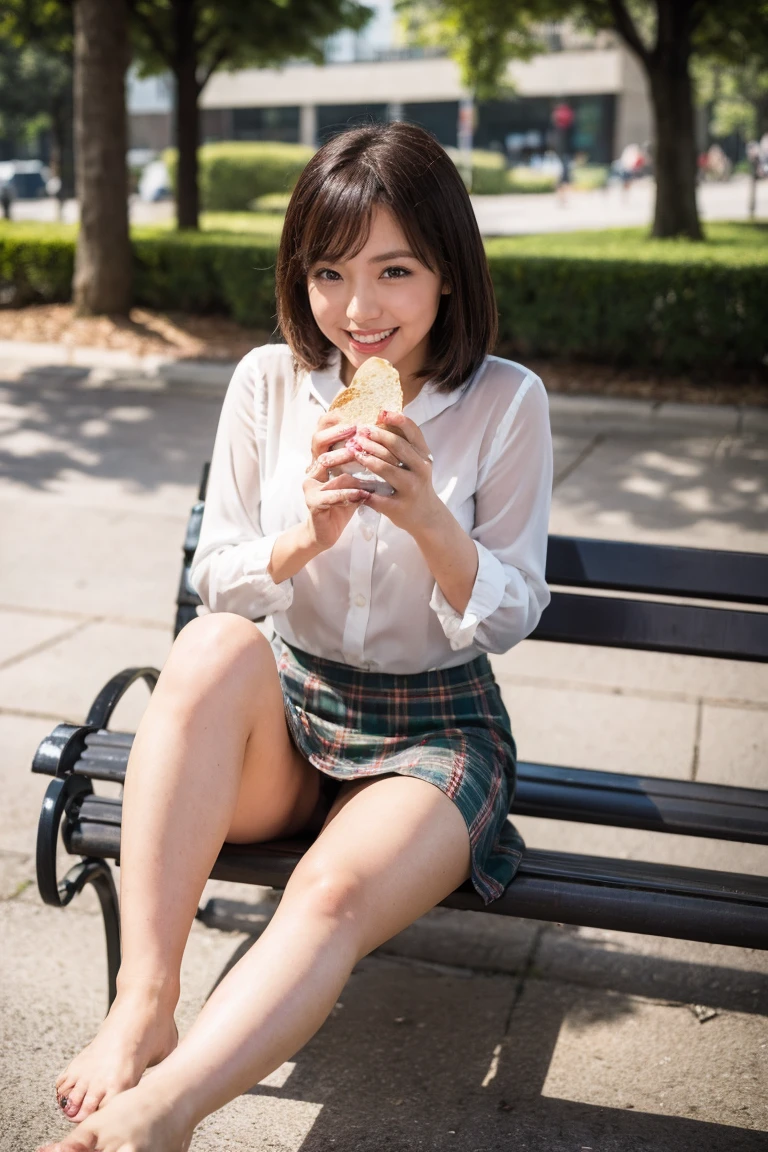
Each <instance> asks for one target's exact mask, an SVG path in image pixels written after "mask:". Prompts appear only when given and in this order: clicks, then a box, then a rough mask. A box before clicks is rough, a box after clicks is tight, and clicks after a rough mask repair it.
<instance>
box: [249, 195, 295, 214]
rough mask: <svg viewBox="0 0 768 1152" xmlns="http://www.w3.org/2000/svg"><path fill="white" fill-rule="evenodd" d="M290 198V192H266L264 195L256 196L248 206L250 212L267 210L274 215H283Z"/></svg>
mask: <svg viewBox="0 0 768 1152" xmlns="http://www.w3.org/2000/svg"><path fill="white" fill-rule="evenodd" d="M290 199H291V194H290V192H268V193H267V194H266V196H257V197H256V198H255V199H254V200H252V201H251V203H250V204H249V205H248V207H249V209H250V210H251V212H269V213H270V214H273V215H275V216H285V214H286V212H287V211H288V201H289V200H290Z"/></svg>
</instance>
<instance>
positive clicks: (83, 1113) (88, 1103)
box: [69, 1092, 104, 1124]
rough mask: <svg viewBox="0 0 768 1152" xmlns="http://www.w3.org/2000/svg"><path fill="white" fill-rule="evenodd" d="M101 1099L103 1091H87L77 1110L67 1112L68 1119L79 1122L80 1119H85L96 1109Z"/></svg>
mask: <svg viewBox="0 0 768 1152" xmlns="http://www.w3.org/2000/svg"><path fill="white" fill-rule="evenodd" d="M103 1099H104V1093H103V1092H87V1093H86V1095H85V1097H84V1099H83V1101H82V1103H81V1105H80V1107H79V1108H78V1110H77V1111H76V1112H74V1113H72V1112H71V1113H70V1114H69V1118H70V1120H73V1121H74V1122H75V1124H79V1123H80V1122H81V1120H85V1119H86V1118H87V1117H88V1116H91V1115H92V1114H93V1113H94V1112H95V1111H96V1109H97V1108H98V1107H99V1105H100V1104H101V1102H102V1100H103Z"/></svg>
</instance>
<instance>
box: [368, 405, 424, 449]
mask: <svg viewBox="0 0 768 1152" xmlns="http://www.w3.org/2000/svg"><path fill="white" fill-rule="evenodd" d="M376 424H377V426H378V427H382V426H388V427H389V429H390V431H391V432H392V433H393V434H397V435H399V436H400V437H401V438H403V439H405V440H407V441H408V443H409V444H413V446H414V448H417V449H421V450H422V454H423V455H424V456H426V455H427V453H428V452H429V448H428V446H427V442H426V440H425V439H424V433H423V432H422V430H421V428H419V426H418V424H417V423H416V422H415V421H414V420H411V418H410V416H405V415H404V414H403V413H402V412H389V411H387V409H386V408H382V410H381V412H379V415H378V417H377V418H376Z"/></svg>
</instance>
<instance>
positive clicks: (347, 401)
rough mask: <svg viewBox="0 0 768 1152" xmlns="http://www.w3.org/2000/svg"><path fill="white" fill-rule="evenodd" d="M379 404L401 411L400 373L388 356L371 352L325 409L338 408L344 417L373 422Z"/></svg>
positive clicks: (380, 406) (355, 420)
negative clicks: (372, 354) (387, 358)
mask: <svg viewBox="0 0 768 1152" xmlns="http://www.w3.org/2000/svg"><path fill="white" fill-rule="evenodd" d="M382 408H386V409H387V411H389V412H402V410H403V389H402V385H401V384H400V373H399V372H398V371H397V369H396V368H395V367H394V366H393V365H392V364H390V362H389V360H384V359H383V357H381V356H370V357H369V358H368V359H367V360H366V361H365V362H364V363H363V364H361V365H360V367H359V368H358V369H357V371H356V372H355V374H354V376H353V377H352V379H351V381H350V383H349V384H348V386H347V387H346V388H344V389H342V391H341V392H340V393H339V395H338V396H337V397H336V398H335V400H333V402H332V403H331V405H330V407H329V409H328V411H329V412H336V411H339V410H340V409H341V410H342V412H343V415H344V419H345V420H349V421H350V423H357V424H375V423H376V419H377V417H378V415H379V412H381V410H382Z"/></svg>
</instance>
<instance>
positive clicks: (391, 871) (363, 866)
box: [51, 776, 470, 1152]
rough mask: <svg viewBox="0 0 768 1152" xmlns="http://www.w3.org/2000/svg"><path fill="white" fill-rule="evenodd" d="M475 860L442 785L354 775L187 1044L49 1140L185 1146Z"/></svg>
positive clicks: (157, 1151) (166, 1149)
mask: <svg viewBox="0 0 768 1152" xmlns="http://www.w3.org/2000/svg"><path fill="white" fill-rule="evenodd" d="M469 862H470V851H469V836H468V834H467V829H466V825H465V824H464V821H463V819H462V816H461V813H460V812H459V810H458V808H457V807H456V806H455V805H454V803H453V801H452V800H449V799H448V797H446V796H445V795H444V794H443V793H442V792H441V791H440V790H439V789H438V788H436V787H434V786H433V785H432V784H428V783H426V781H423V780H415V779H412V778H408V777H401V776H395V777H386V778H382V779H378V780H376V779H374V780H370V781H365V782H363V783H359V782H358V783H355V784H354V785H353V786H352V787H351V790H350V791H349V792H347V793H346V794H340V795H339V797H338V799H337V801H336V804H335V805H334V808H333V809H332V810H331V813H330V814H329V817H328V820H327V822H326V825H325V827H324V828H323V830H322V832H321V833H320V835H319V836H318V838H317V840H316V841H315V842H314V844H313V845H312V847H311V848H310V849H309V851H308V852H307V853H306V855H305V856H304V858H303V860H302V861H301V863H300V864H299V866H298V867H297V868H296V870H295V872H294V874H293V876H292V877H291V880H290V881H289V884H288V886H287V888H286V891H285V895H284V897H283V900H282V901H281V903H280V905H279V907H278V909H277V912H276V913H275V915H274V917H273V919H272V921H271V923H270V924H269V926H268V927H267V929H266V930H265V931H264V933H263V934H262V935H261V936H260V937H259V939H258V940H257V941H256V943H255V944H254V946H253V947H252V948H251V949H250V951H249V952H248V953H247V954H246V955H245V956H244V957H243V958H242V959H241V960H240V961H239V963H238V964H237V965H236V966H235V967H234V968H233V969H232V970H231V972H229V973H228V975H227V976H226V978H225V979H224V980H223V981H222V982H221V984H220V985H219V986H218V987H217V988H216V990H215V991H214V992H213V994H212V995H211V997H210V999H209V1000H208V1002H207V1004H206V1005H205V1007H204V1008H203V1010H202V1012H201V1013H200V1016H199V1017H198V1019H197V1021H196V1022H195V1024H194V1026H193V1027H192V1029H191V1030H190V1032H189V1034H188V1036H186V1037H185V1039H184V1040H183V1041H182V1042H181V1044H180V1045H179V1046H178V1048H177V1049H176V1050H175V1051H174V1052H173V1053H171V1055H170V1056H169V1057H168V1058H167V1059H166V1060H164V1061H163V1063H162V1064H161V1065H160V1066H159V1067H158V1068H156V1069H154V1070H153V1071H152V1072H151V1073H150V1074H149V1075H148V1076H146V1077H145V1078H144V1079H143V1080H142V1081H141V1083H140V1084H138V1085H137V1086H136V1087H135V1088H132V1089H130V1090H129V1091H127V1092H123V1093H121V1094H120V1095H119V1096H116V1097H115V1098H114V1099H113V1100H111V1101H110V1102H109V1103H107V1104H106V1105H105V1106H104V1108H103V1109H101V1110H99V1111H98V1112H97V1113H95V1114H94V1115H93V1116H90V1117H89V1118H88V1119H87V1120H86V1121H84V1123H83V1124H81V1125H80V1126H79V1127H78V1129H77V1130H76V1132H74V1133H73V1134H72V1136H71V1137H70V1138H69V1139H68V1140H65V1141H63V1142H62V1143H61V1144H60V1145H59V1144H56V1145H55V1146H51V1147H52V1148H53V1147H55V1149H56V1150H57V1152H75V1149H77V1150H78V1152H80V1150H81V1149H82V1150H84V1152H91V1150H94V1149H98V1150H99V1152H120V1150H121V1149H123V1148H130V1149H131V1150H132V1152H182V1150H183V1149H185V1148H186V1147H187V1146H188V1143H189V1141H190V1139H191V1135H192V1132H193V1129H194V1127H195V1125H196V1124H198V1123H199V1122H200V1120H201V1119H202V1118H203V1117H204V1116H206V1115H208V1114H209V1113H211V1112H213V1111H215V1110H216V1109H217V1108H221V1107H222V1105H224V1104H225V1103H227V1102H228V1101H229V1100H232V1099H233V1098H234V1097H235V1096H237V1095H239V1094H240V1093H242V1092H244V1091H246V1090H247V1089H248V1088H250V1087H252V1086H253V1085H254V1084H256V1083H258V1081H259V1080H261V1079H263V1078H264V1076H266V1075H268V1074H269V1073H270V1072H272V1071H274V1069H275V1068H277V1067H279V1065H280V1064H281V1063H283V1061H285V1060H287V1059H288V1058H289V1057H290V1056H292V1055H293V1054H294V1053H295V1052H296V1051H298V1049H300V1048H301V1047H302V1046H303V1045H304V1044H305V1043H306V1042H307V1041H308V1040H309V1039H310V1038H311V1036H313V1035H314V1033H315V1032H316V1031H317V1029H318V1028H319V1027H320V1025H321V1024H322V1022H323V1021H324V1020H325V1018H326V1016H327V1015H328V1013H329V1012H330V1010H331V1008H332V1007H333V1005H334V1004H335V1002H336V1000H337V999H338V995H339V992H340V991H341V989H342V988H343V986H344V984H345V983H346V981H347V978H348V976H349V974H350V972H351V970H352V968H353V967H354V965H355V963H356V962H357V961H358V960H359V959H360V958H361V957H362V956H365V955H366V954H367V953H368V952H370V951H371V950H372V949H374V948H376V947H377V946H378V945H379V944H381V943H383V942H384V941H385V940H388V939H389V938H390V937H392V936H393V935H395V934H396V933H397V932H399V931H401V930H402V929H403V928H405V927H406V926H407V925H408V924H410V923H412V922H413V921H414V920H415V919H417V917H419V916H421V915H423V913H425V912H427V911H428V910H429V909H430V908H432V907H434V905H435V904H437V903H439V902H440V900H442V899H443V898H444V897H445V896H447V895H448V894H449V893H450V892H452V891H453V890H454V889H455V888H457V887H458V885H459V884H461V882H462V881H463V880H464V879H465V878H466V877H467V876H468V875H469ZM287 958H290V962H287Z"/></svg>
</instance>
